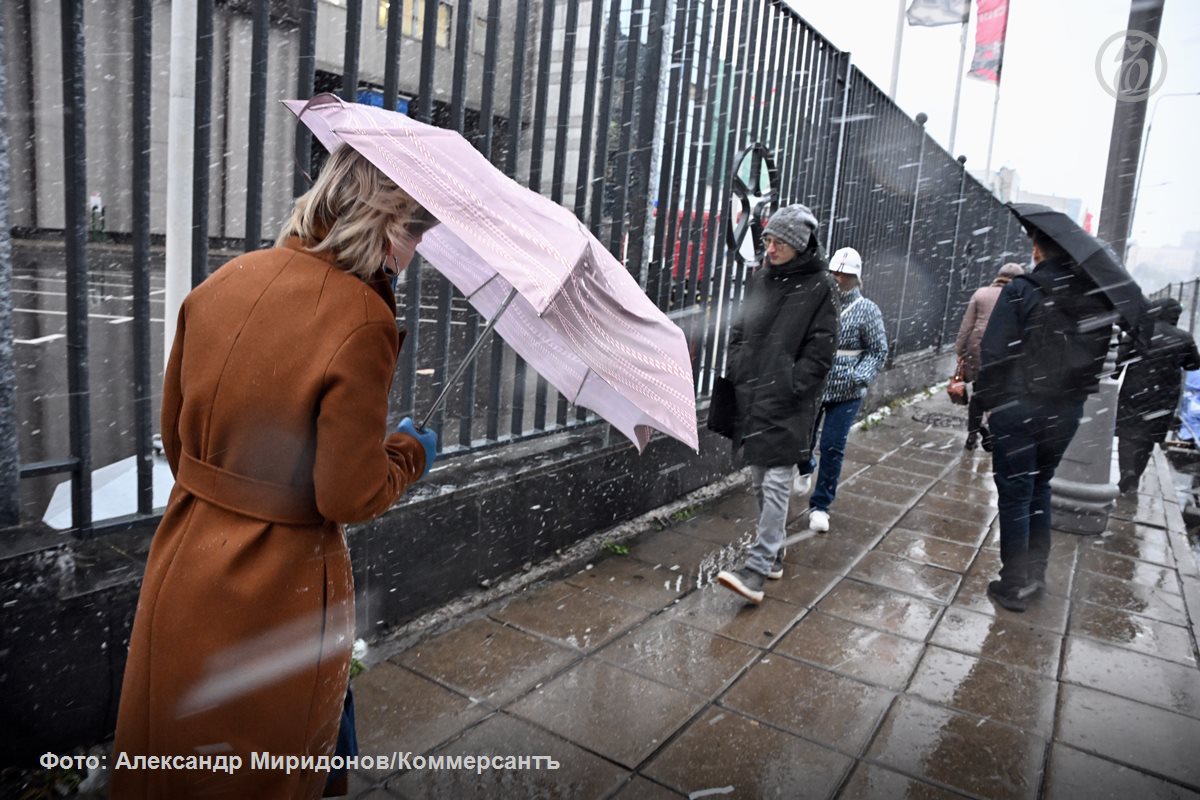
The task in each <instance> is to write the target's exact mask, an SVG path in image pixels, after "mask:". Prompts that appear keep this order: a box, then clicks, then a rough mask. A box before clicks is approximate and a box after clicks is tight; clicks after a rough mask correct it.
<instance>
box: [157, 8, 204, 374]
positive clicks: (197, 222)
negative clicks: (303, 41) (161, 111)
mask: <svg viewBox="0 0 1200 800" xmlns="http://www.w3.org/2000/svg"><path fill="white" fill-rule="evenodd" d="M195 30H196V42H195V47H196V50H195V53H196V63H195V67H194V70H193V73H192V74H193V75H194V76H195V79H196V82H195V87H194V90H193V97H194V99H195V105H194V107H193V109H192V121H193V124H194V127H193V129H192V130H191V131H189V133H188V136H189V139H188V141H189V142H191V143H193V150H192V176H191V180H190V183H191V187H192V205H191V212H192V214H191V216H192V250H191V255H192V266H191V279H190V282H189V284H188V288H189V289H190V288H191V287H194V286H198V285H199V284H200V282H201V281H203V280H204V279H205V278H206V277H208V173H209V164H208V155H209V143H210V141H211V139H212V62H213V0H199V2H197V4H196V29H195ZM171 144H172V143H168V145H167V149H168V152H169V151H170V145H171ZM170 181H171V178H170V176H169V175H168V177H167V182H168V183H170ZM168 191H169V188H168ZM168 234H169V232H168ZM169 249H170V246H169V245H168V250H169ZM167 294H168V295H169V294H170V291H169V290H168V292H167ZM185 294H186V292H185ZM182 301H183V298H182V296H181V297H180V302H182ZM174 321H175V313H174V312H173V311H171V310H168V317H167V322H168V323H170V324H173V323H174ZM172 332H174V329H172ZM170 344H171V342H170V340H168V341H167V347H166V349H165V350H164V351H163V355H164V356H167V355H168V354H169V353H170Z"/></svg>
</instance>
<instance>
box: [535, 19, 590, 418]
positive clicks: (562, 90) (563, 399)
mask: <svg viewBox="0 0 1200 800" xmlns="http://www.w3.org/2000/svg"><path fill="white" fill-rule="evenodd" d="M592 4H593V5H594V6H596V7H597V8H598V7H599V6H600V2H599V0H592ZM565 25H566V27H565V28H564V30H563V56H562V80H561V81H560V82H559V88H558V120H557V122H558V125H557V130H556V132H555V137H554V171H553V177H552V178H551V182H550V199H551V200H553V201H554V202H555V203H559V204H561V203H562V201H563V190H564V187H563V182H564V181H565V180H566V172H567V131H568V129H569V128H570V122H571V81H572V78H573V77H574V74H575V69H574V68H575V38H576V35H577V34H578V29H579V0H567V19H566V21H565ZM581 144H582V142H581ZM580 163H581V164H586V163H587V157H586V156H583V155H581V156H580ZM543 383H544V380H542V379H539V380H538V388H539V389H541V387H542V384H543ZM569 405H570V403H569V402H568V401H567V396H566V395H564V394H562V393H561V392H560V393H559V394H558V403H557V405H556V407H555V411H554V422H555V424H556V425H560V426H561V425H566V424H567V407H568V406H569ZM534 427H536V425H535V426H534Z"/></svg>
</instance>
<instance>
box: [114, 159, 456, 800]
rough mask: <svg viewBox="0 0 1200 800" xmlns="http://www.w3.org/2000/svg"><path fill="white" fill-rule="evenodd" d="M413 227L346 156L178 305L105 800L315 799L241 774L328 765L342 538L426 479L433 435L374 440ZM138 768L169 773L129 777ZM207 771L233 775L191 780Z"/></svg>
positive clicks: (410, 208) (308, 785)
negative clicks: (271, 761)
mask: <svg viewBox="0 0 1200 800" xmlns="http://www.w3.org/2000/svg"><path fill="white" fill-rule="evenodd" d="M428 221H429V219H428V216H427V215H426V214H424V212H423V210H422V209H421V208H420V207H419V206H418V205H417V204H416V203H415V202H414V201H413V200H412V199H411V198H410V197H409V196H408V195H407V194H405V193H404V192H403V191H401V190H400V189H399V188H397V187H396V185H395V184H394V183H392V182H391V181H390V180H389V179H388V178H386V177H385V176H384V175H383V174H382V173H381V172H379V170H377V169H376V168H375V167H374V166H372V165H371V164H370V162H368V161H367V160H366V159H365V158H363V157H362V156H360V155H359V154H357V153H356V152H355V151H353V150H351V149H350V148H348V147H343V148H341V149H339V150H337V151H335V152H334V153H333V154H332V155H331V156H330V158H329V160H328V162H327V163H326V165H325V168H324V169H323V170H322V172H321V175H320V177H319V178H318V180H317V182H316V183H315V184H314V186H313V187H312V189H311V190H310V191H309V192H308V193H307V194H305V195H304V196H303V197H301V198H299V199H298V200H297V201H296V207H295V210H294V212H293V214H292V217H291V219H290V220H289V222H288V223H287V224H286V225H285V226H284V229H283V232H282V233H281V234H280V239H279V243H278V245H277V246H276V247H275V248H273V249H270V250H263V251H257V252H252V253H247V254H245V255H243V256H239V257H238V258H235V259H234V260H233V261H231V262H229V263H228V264H226V265H225V266H223V267H221V268H220V269H219V270H217V271H216V272H214V273H213V274H212V275H211V276H210V277H209V278H208V279H207V280H205V281H204V282H203V283H202V284H201V285H200V286H198V287H196V289H195V290H193V291H192V293H191V294H189V295H188V297H187V299H186V300H184V303H183V307H182V309H181V310H180V313H179V324H178V328H177V331H176V334H175V340H174V344H173V347H172V349H171V357H170V361H169V363H168V365H167V369H166V374H165V377H164V387H163V404H162V436H163V446H164V448H165V450H166V454H167V458H168V460H169V461H170V464H171V469H172V471H173V472H174V473H175V487H174V489H173V490H172V492H171V497H170V500H169V501H168V504H167V508H166V511H165V513H164V514H163V519H162V523H161V525H160V526H159V528H158V531H157V533H156V534H155V536H154V541H153V543H152V545H151V548H150V554H149V558H148V560H147V564H146V573H145V577H144V579H143V582H142V591H141V595H140V597H139V599H138V608H137V614H136V617H135V619H134V625H133V632H132V635H131V638H130V644H129V659H128V663H127V665H126V668H125V679H124V684H123V688H122V694H121V706H120V712H119V714H118V718H117V733H116V741H115V743H114V755H113V759H114V762H113V763H114V767H115V769H114V772H113V777H112V794H113V796H114V797H117V798H125V797H139V798H140V797H156V798H171V800H180V799H181V798H190V797H200V796H204V797H230V798H305V797H319V796H320V794H321V790H322V787H323V785H324V783H325V779H326V773H325V772H321V771H317V770H314V769H311V768H308V769H305V768H298V769H293V770H292V771H291V772H290V774H288V773H287V771H285V770H282V769H252V768H251V765H252V754H253V753H256V752H257V753H267V754H269V755H270V756H272V757H280V758H281V759H283V758H287V757H289V756H294V757H298V758H299V759H303V758H305V757H308V756H312V757H318V756H328V755H329V754H331V753H332V752H333V747H334V741H335V737H336V736H337V731H338V721H339V718H340V715H341V710H342V702H343V700H344V699H345V696H346V686H347V681H348V679H349V670H350V648H351V644H352V642H353V638H354V583H353V579H352V576H351V572H350V558H349V555H348V553H347V550H346V539H345V535H344V533H343V530H342V525H343V523H349V522H357V521H361V520H367V519H370V518H372V517H374V516H376V515H377V514H380V513H381V512H383V511H384V510H386V509H387V508H388V507H389V506H390V505H391V504H392V503H393V502H394V501H395V500H396V499H397V498H398V497H399V496H400V495H401V494H402V493H403V492H404V491H405V489H407V488H408V487H409V486H410V485H411V484H412V483H413V482H414V481H416V480H418V479H419V478H420V477H422V475H423V474H424V473H425V472H426V471H427V467H428V466H429V465H431V464H432V460H433V452H434V449H435V447H436V437H435V436H434V435H433V433H432V432H431V431H430V432H426V433H424V434H422V435H420V437H419V438H418V437H414V436H413V435H410V434H406V433H392V434H390V435H389V434H388V431H387V410H388V409H387V404H388V390H389V387H390V385H391V381H392V373H393V370H394V369H395V364H396V357H397V354H398V352H399V348H400V336H399V334H398V333H397V330H396V320H395V313H396V312H395V298H394V296H393V294H392V289H391V285H390V282H389V280H388V277H389V276H388V274H387V273H385V272H384V271H383V270H382V268H381V265H382V264H383V263H384V262H385V260H387V259H389V258H392V262H393V264H395V265H396V266H397V267H398V268H400V269H402V268H403V267H404V266H406V265H407V262H408V260H409V259H411V257H412V250H413V248H415V246H416V242H417V241H418V240H419V238H420V231H421V229H422V226H423V225H427V224H428ZM401 262H403V263H401ZM409 429H410V430H411V427H410V428H409ZM136 756H159V757H164V756H165V757H168V758H170V759H171V761H170V762H169V763H170V764H171V768H168V769H129V768H127V767H128V766H130V765H133V766H137V764H138V762H137V761H135V760H134V759H135V757H136ZM204 756H208V757H213V756H237V757H239V758H240V759H241V768H240V769H238V770H236V771H234V772H232V774H226V773H222V772H218V771H213V770H211V769H203V768H201V769H198V770H189V769H187V767H190V766H194V765H197V764H200V765H201V766H202V765H203V764H205V763H208V762H204V761H202V762H197V761H195V760H194V759H195V758H198V757H204ZM123 758H124V762H123V760H122V759H123ZM189 758H190V759H193V760H189ZM222 761H224V759H222ZM278 763H283V762H282V760H281V761H280V762H278ZM297 763H300V762H297Z"/></svg>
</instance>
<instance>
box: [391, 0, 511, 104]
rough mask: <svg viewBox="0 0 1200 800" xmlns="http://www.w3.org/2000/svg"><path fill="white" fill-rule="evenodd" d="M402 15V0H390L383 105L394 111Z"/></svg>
mask: <svg viewBox="0 0 1200 800" xmlns="http://www.w3.org/2000/svg"><path fill="white" fill-rule="evenodd" d="M403 15H404V3H403V1H402V0H391V1H390V2H389V3H388V17H387V39H386V41H385V42H384V45H383V51H384V52H383V107H384V108H386V109H387V110H388V111H394V110H395V109H396V101H397V100H399V99H400V42H401V40H402V36H401V28H400V22H401V20H402V18H403ZM489 100H490V98H489Z"/></svg>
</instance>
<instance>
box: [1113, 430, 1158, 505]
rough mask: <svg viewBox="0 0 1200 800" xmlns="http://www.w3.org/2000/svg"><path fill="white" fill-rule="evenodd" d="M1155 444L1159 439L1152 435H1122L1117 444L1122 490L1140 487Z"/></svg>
mask: <svg viewBox="0 0 1200 800" xmlns="http://www.w3.org/2000/svg"><path fill="white" fill-rule="evenodd" d="M1155 444H1157V440H1156V439H1155V438H1153V437H1151V436H1122V437H1121V439H1120V441H1119V442H1118V444H1117V463H1118V464H1119V466H1120V468H1121V482H1120V485H1119V487H1120V489H1121V491H1122V492H1131V491H1133V490H1134V489H1136V488H1137V487H1138V484H1139V483H1140V482H1141V480H1142V473H1143V472H1145V471H1146V465H1147V464H1149V463H1150V455H1151V454H1152V453H1153V452H1154V445H1155Z"/></svg>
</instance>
